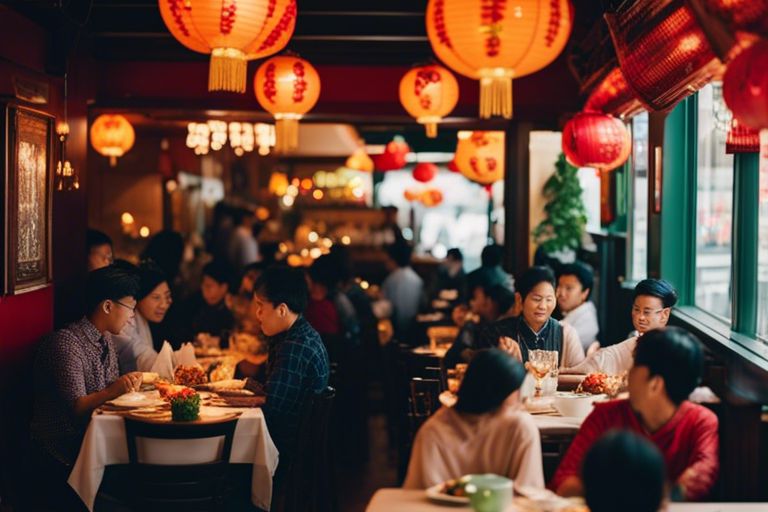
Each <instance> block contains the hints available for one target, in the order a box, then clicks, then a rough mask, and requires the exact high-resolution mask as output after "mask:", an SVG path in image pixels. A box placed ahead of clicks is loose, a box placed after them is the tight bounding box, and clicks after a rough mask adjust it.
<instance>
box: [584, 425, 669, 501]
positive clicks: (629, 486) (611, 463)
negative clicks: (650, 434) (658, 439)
mask: <svg viewBox="0 0 768 512" xmlns="http://www.w3.org/2000/svg"><path fill="white" fill-rule="evenodd" d="M581 478H582V481H583V483H584V498H585V499H586V501H587V506H588V507H589V510H590V511H591V512H614V511H617V510H621V511H622V512H656V511H657V510H659V507H660V506H661V501H662V499H663V497H664V482H665V466H664V458H663V457H662V455H661V453H660V452H659V449H658V448H656V446H655V445H654V444H653V443H651V442H650V441H648V440H646V439H643V438H642V437H640V436H638V435H637V434H635V433H633V432H629V431H621V430H612V431H609V432H608V433H607V434H605V435H604V436H602V437H601V438H600V439H598V440H597V441H596V442H595V444H593V445H592V447H591V448H590V449H589V451H587V454H586V455H585V456H584V462H583V463H582V466H581Z"/></svg>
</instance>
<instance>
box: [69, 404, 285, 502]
mask: <svg viewBox="0 0 768 512" xmlns="http://www.w3.org/2000/svg"><path fill="white" fill-rule="evenodd" d="M152 393H155V394H156V393H157V392H156V391H155V392H152V391H148V392H145V394H146V396H148V397H150V396H152V397H154V396H159V395H152ZM204 403H207V404H209V405H203V406H201V408H200V418H201V421H205V419H206V418H210V419H211V421H219V420H221V419H222V418H228V417H232V418H234V417H236V418H237V425H236V427H235V432H234V438H233V441H232V450H231V454H230V459H229V461H230V463H232V464H249V465H252V466H253V472H252V476H251V502H252V503H253V504H254V505H255V506H257V507H259V508H261V509H264V510H269V508H270V505H271V502H272V477H273V476H274V474H275V470H276V469H277V464H278V460H279V454H278V451H277V448H276V447H275V444H274V442H273V441H272V438H271V437H270V435H269V431H268V430H267V423H266V420H265V418H264V413H263V412H262V410H261V408H258V407H229V406H217V405H210V404H216V403H217V402H216V401H215V395H214V400H213V401H207V400H206V401H205V402H204ZM219 403H220V402H219ZM129 414H131V410H130V409H125V410H121V409H109V408H106V407H104V408H99V409H97V410H96V411H95V412H94V414H93V415H92V417H91V421H90V422H89V424H88V428H87V430H86V432H85V437H84V438H83V442H82V444H81V447H80V452H79V454H78V457H77V460H76V461H75V464H74V466H73V468H72V472H71V473H70V475H69V479H68V483H69V485H70V487H72V488H73V489H74V490H75V492H76V493H77V494H78V496H80V498H81V499H82V501H83V503H84V504H85V505H86V507H87V508H88V510H89V511H93V507H94V502H95V500H96V495H97V493H98V491H99V486H100V485H101V482H102V479H103V478H104V471H105V468H106V466H109V465H113V464H128V462H129V459H128V443H127V440H126V432H125V419H124V417H125V416H126V415H129ZM137 414H138V412H137ZM142 442H143V443H145V444H144V445H143V449H142V450H141V452H142V453H145V454H147V455H146V457H148V458H149V462H151V463H156V464H197V463H205V462H210V461H211V460H214V459H215V457H216V453H217V450H219V447H220V441H219V440H218V439H215V438H213V439H189V440H179V439H169V440H161V439H143V440H142Z"/></svg>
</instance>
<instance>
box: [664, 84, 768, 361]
mask: <svg viewBox="0 0 768 512" xmlns="http://www.w3.org/2000/svg"><path fill="white" fill-rule="evenodd" d="M697 117H698V102H697V96H696V95H693V96H690V97H688V98H686V99H685V100H683V101H681V102H680V103H679V104H678V105H677V106H676V107H675V109H674V110H673V111H672V112H670V114H669V115H668V116H667V119H666V121H665V126H664V144H663V153H662V169H663V182H662V206H661V220H662V222H661V235H660V236H661V269H660V270H661V276H662V277H663V278H664V279H667V280H668V281H670V282H671V283H672V284H673V285H674V286H675V287H676V288H677V290H678V293H679V302H678V307H676V308H675V311H674V313H673V316H674V317H675V318H676V320H678V321H679V322H682V323H683V324H684V325H688V326H690V327H692V328H693V329H694V330H696V331H698V332H701V333H706V334H707V336H708V337H710V338H711V339H713V340H715V341H717V342H718V344H719V345H720V348H721V349H722V350H724V351H727V352H729V353H732V354H736V355H739V356H741V357H743V358H745V359H747V360H748V361H749V362H750V363H753V364H756V365H757V366H759V367H760V368H762V369H763V370H765V371H768V344H767V343H765V342H763V341H761V340H759V339H758V338H757V334H756V328H757V308H758V300H757V296H758V294H757V286H758V285H757V263H758V219H759V208H758V207H759V161H758V155H757V154H756V153H743V154H736V155H735V158H734V169H733V172H734V185H733V194H734V197H733V216H732V223H733V226H732V228H733V229H732V234H733V235H732V236H733V238H732V241H731V247H732V249H731V250H732V262H731V304H732V306H731V307H732V310H731V312H732V314H731V320H730V322H727V321H726V320H724V319H722V318H719V317H716V316H715V315H712V314H709V313H707V312H706V311H704V310H703V309H701V308H699V307H697V306H696V305H695V291H696V283H695V279H696V275H695V274H696V211H697V208H696V206H697V204H696V192H697V191H696V179H697V168H698V165H697V164H698V162H697V140H698V137H697V121H698V119H697ZM649 186H650V187H653V184H652V183H651V184H649ZM649 207H650V205H649Z"/></svg>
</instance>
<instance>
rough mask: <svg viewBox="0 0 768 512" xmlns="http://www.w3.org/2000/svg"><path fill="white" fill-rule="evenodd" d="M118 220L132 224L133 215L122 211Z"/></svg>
mask: <svg viewBox="0 0 768 512" xmlns="http://www.w3.org/2000/svg"><path fill="white" fill-rule="evenodd" d="M120 222H122V223H123V224H126V225H130V224H133V215H131V214H130V213H128V212H123V214H122V215H121V216H120Z"/></svg>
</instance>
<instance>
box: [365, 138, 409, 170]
mask: <svg viewBox="0 0 768 512" xmlns="http://www.w3.org/2000/svg"><path fill="white" fill-rule="evenodd" d="M410 151H411V148H410V147H408V144H407V143H406V142H405V139H403V138H402V137H400V136H395V138H394V139H392V140H391V141H390V142H388V143H387V145H386V146H385V147H384V153H382V154H380V155H373V156H372V158H373V165H374V167H375V168H376V170H377V171H396V170H397V169H402V168H403V167H405V164H406V162H407V160H406V157H407V156H408V153H410Z"/></svg>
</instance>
